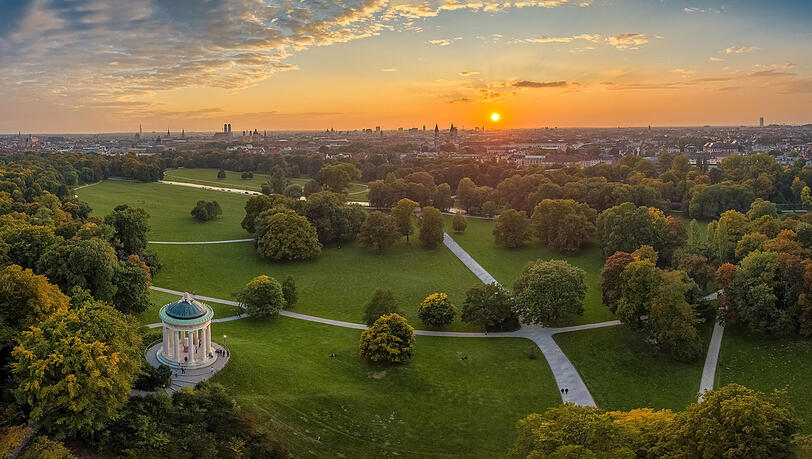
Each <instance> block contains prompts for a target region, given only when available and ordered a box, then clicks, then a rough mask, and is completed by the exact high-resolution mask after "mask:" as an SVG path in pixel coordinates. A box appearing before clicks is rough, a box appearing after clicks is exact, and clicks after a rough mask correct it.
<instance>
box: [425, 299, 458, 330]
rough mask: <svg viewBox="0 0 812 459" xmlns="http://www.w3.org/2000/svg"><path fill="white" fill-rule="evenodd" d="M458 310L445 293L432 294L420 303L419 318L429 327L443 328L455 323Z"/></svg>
mask: <svg viewBox="0 0 812 459" xmlns="http://www.w3.org/2000/svg"><path fill="white" fill-rule="evenodd" d="M456 315H457V308H455V307H454V305H453V304H451V301H449V300H448V295H446V294H445V293H441V292H438V293H432V294H431V295H429V296H427V297H426V299H424V300H423V302H422V303H420V308H418V310H417V317H419V318H420V320H421V321H422V322H423V323H424V324H425V325H426V326H428V327H432V328H441V327H445V326H446V325H448V324H450V323H451V322H453V321H454V317H455V316H456Z"/></svg>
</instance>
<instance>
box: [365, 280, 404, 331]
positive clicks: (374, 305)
mask: <svg viewBox="0 0 812 459" xmlns="http://www.w3.org/2000/svg"><path fill="white" fill-rule="evenodd" d="M386 314H400V310H399V309H398V305H397V303H396V302H395V296H394V295H393V294H392V291H391V290H384V289H377V290H375V293H374V294H372V298H371V299H370V300H369V303H367V305H366V307H365V308H364V323H365V324H367V326H368V327H371V326H372V324H374V323H375V321H376V320H378V319H379V318H380V317H381V316H384V315H386Z"/></svg>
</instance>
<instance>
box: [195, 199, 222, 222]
mask: <svg viewBox="0 0 812 459" xmlns="http://www.w3.org/2000/svg"><path fill="white" fill-rule="evenodd" d="M191 214H192V217H194V218H195V220H197V221H200V222H207V221H209V220H214V219H216V218H217V217H219V216H220V215H222V214H223V209H222V208H221V207H220V204H219V203H218V202H217V201H202V200H201V201H197V204H196V205H195V207H194V208H193V209H192V212H191Z"/></svg>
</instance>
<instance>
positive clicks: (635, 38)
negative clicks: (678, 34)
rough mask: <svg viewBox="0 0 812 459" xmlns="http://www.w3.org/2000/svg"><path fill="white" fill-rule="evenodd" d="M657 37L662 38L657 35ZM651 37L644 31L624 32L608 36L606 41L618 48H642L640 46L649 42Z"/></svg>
mask: <svg viewBox="0 0 812 459" xmlns="http://www.w3.org/2000/svg"><path fill="white" fill-rule="evenodd" d="M655 38H662V37H660V36H656V37H655ZM648 41H649V37H648V36H647V35H646V34H642V33H623V34H620V35H615V36H613V37H608V38H606V42H607V43H609V44H610V45H611V46H614V47H615V48H617V49H621V50H625V49H640V46H642V45H645V44H646V43H648Z"/></svg>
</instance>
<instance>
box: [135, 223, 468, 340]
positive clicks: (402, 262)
mask: <svg viewBox="0 0 812 459" xmlns="http://www.w3.org/2000/svg"><path fill="white" fill-rule="evenodd" d="M149 249H150V250H152V251H155V252H156V253H157V254H158V256H159V257H160V259H161V261H162V263H163V269H162V270H161V271H160V272H159V273H158V274H157V275H156V276H155V278H154V279H153V283H154V284H155V285H157V286H160V287H165V288H170V289H173V290H181V291H190V292H193V293H196V294H200V295H206V296H212V297H215V298H224V299H233V294H234V293H235V292H237V291H239V290H240V289H241V288H242V287H243V286H245V284H246V283H247V282H248V281H250V280H251V279H252V278H254V277H255V276H258V275H261V274H266V275H269V276H272V277H275V278H276V279H278V280H279V281H280V282H281V281H283V280H284V279H285V277H287V276H288V275H292V276H293V277H294V279H296V287H297V289H298V291H299V302H298V303H297V304H296V305H295V306H294V307H293V308H292V310H293V311H296V312H301V313H304V314H311V315H315V316H320V317H326V318H329V319H337V320H345V321H349V322H360V321H361V317H362V313H363V308H364V306H365V305H366V303H367V302H368V301H369V299H370V298H371V297H372V294H373V292H374V291H375V289H378V288H384V289H390V290H392V292H393V293H394V295H395V299H396V301H397V302H398V306H399V307H400V309H401V311H402V312H403V315H404V317H406V318H407V319H408V320H409V322H410V323H411V324H412V325H413V326H415V327H417V328H421V323H420V321H419V319H418V318H417V308H418V306H419V304H420V302H421V301H422V300H423V299H424V298H425V297H426V296H428V295H430V294H431V293H434V292H438V291H441V292H445V293H447V294H448V295H449V297H450V299H451V301H452V302H453V303H454V304H456V305H457V306H458V307H459V306H461V305H462V301H463V300H464V299H465V291H466V290H467V289H469V288H471V287H473V286H475V285H477V284H478V283H479V280H478V279H477V278H476V277H475V276H474V275H473V274H472V273H471V272H470V271H469V270H468V268H466V267H465V265H463V264H462V262H460V261H459V260H458V259H457V258H456V257H455V256H454V255H453V254H452V253H451V252H450V251H449V250H448V249H446V248H445V246H441V247H439V248H437V249H436V250H425V249H422V248H420V247H419V246H418V245H417V242H415V241H414V238H412V242H411V244H406V243H405V242H401V243H399V244H397V245H396V246H395V247H393V248H392V249H390V250H389V251H387V252H385V253H384V254H382V255H376V254H374V253H372V252H371V251H369V250H367V249H365V248H363V247H361V246H360V245H358V244H357V243H350V244H345V245H343V246H342V247H341V248H336V247H331V248H326V249H324V250H322V254H321V256H320V257H319V258H317V259H316V260H313V261H309V262H299V263H272V262H266V261H263V260H261V259H260V258H259V256H258V255H257V254H256V252H255V249H254V245H253V244H252V243H250V242H242V243H230V244H211V245H180V246H178V245H156V244H150V246H149ZM449 329H451V330H474V328H472V327H471V326H468V325H465V324H462V323H461V322H459V321H457V322H455V323H454V324H452V325H451V326H450V328H449Z"/></svg>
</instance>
